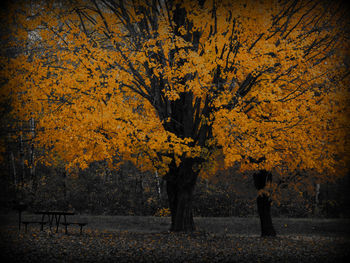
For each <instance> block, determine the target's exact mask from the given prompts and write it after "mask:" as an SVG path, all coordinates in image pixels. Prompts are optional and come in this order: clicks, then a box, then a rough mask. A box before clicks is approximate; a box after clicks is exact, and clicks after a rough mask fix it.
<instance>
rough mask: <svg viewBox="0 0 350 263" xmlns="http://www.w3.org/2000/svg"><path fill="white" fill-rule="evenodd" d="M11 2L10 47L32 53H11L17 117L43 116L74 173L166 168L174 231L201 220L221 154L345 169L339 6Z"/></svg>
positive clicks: (251, 165)
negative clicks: (98, 168)
mask: <svg viewBox="0 0 350 263" xmlns="http://www.w3.org/2000/svg"><path fill="white" fill-rule="evenodd" d="M12 8H13V9H14V10H10V11H9V12H8V15H7V16H8V21H9V22H10V23H12V24H13V22H14V25H15V26H12V27H11V28H12V32H11V37H12V38H13V40H14V41H15V42H14V43H11V42H10V45H11V44H12V45H19V46H22V47H25V50H26V52H25V53H23V54H22V55H19V56H17V57H16V58H14V59H11V60H10V61H2V65H3V71H2V72H3V73H4V74H3V76H4V78H5V79H6V83H5V85H4V87H3V92H2V94H5V95H4V96H10V98H11V101H12V108H13V114H16V115H17V116H19V117H21V118H23V119H28V118H35V119H36V120H37V122H36V123H37V129H38V132H37V137H36V138H37V144H38V146H39V147H46V148H47V149H50V153H51V154H52V155H55V154H58V155H59V156H60V158H62V159H63V160H65V161H66V162H67V164H68V165H67V169H69V167H71V166H73V165H78V166H80V167H81V168H85V167H87V165H88V164H89V163H90V162H92V161H96V160H108V161H109V163H110V165H117V163H116V161H117V160H131V161H133V162H134V163H136V164H141V163H142V169H153V170H154V169H156V170H157V171H158V173H159V174H162V175H163V176H164V178H165V179H166V181H167V191H168V199H169V207H170V210H171V214H172V226H171V229H172V230H174V231H181V230H184V231H189V230H193V229H194V222H193V215H192V196H193V191H194V187H195V184H196V180H197V177H198V175H199V173H200V171H201V170H203V168H204V167H209V166H210V165H211V163H213V162H216V159H215V158H214V157H213V156H217V155H219V154H218V152H221V153H222V154H223V156H224V158H225V165H227V166H231V165H233V164H237V163H240V165H241V169H242V170H260V171H267V172H269V173H270V172H275V173H277V174H279V175H280V177H281V180H282V181H283V178H286V176H285V174H290V172H293V171H296V170H302V169H304V170H307V169H316V170H317V171H318V172H323V171H327V174H332V175H334V176H337V175H338V174H337V173H335V172H334V171H335V168H336V166H337V165H340V161H342V162H346V161H347V156H346V154H344V153H345V152H346V151H345V146H344V145H345V142H346V140H345V137H346V131H347V130H346V121H345V117H344V116H346V115H345V110H347V109H346V108H345V105H346V102H347V99H348V96H347V95H348V93H347V92H348V90H347V88H346V82H347V81H348V79H347V72H348V68H347V66H348V65H347V64H346V63H344V57H345V55H346V54H345V53H346V50H347V49H346V47H347V44H348V42H347V39H346V38H345V37H344V36H346V34H345V33H347V32H345V33H344V30H345V29H346V28H347V25H346V22H347V20H345V19H344V15H345V14H346V12H347V11H346V9H345V7H344V6H342V4H341V2H337V1H333V2H329V1H313V0H310V1H297V0H293V1H259V2H255V1H209V0H208V1H162V0H159V1H156V0H153V1H121V0H120V1H117V0H92V1H69V2H65V1H52V2H46V1H38V2H32V4H31V6H28V5H26V4H23V5H17V6H15V5H13V6H12ZM336 155H337V156H336ZM46 159H47V161H50V155H48V156H47V158H46ZM207 170H210V169H207ZM287 171H288V173H287ZM261 174H266V173H264V172H263V173H261ZM265 177H266V178H268V176H265ZM330 177H331V176H330ZM283 182H287V183H288V184H289V183H290V182H291V181H290V180H289V181H288V180H285V181H283ZM265 184H266V180H265ZM265 184H263V187H260V186H259V187H258V188H259V189H260V188H261V189H260V192H259V193H260V195H264V194H267V192H268V191H267V190H266V189H265ZM269 186H270V188H271V189H273V184H272V183H269ZM269 195H271V191H270V192H269Z"/></svg>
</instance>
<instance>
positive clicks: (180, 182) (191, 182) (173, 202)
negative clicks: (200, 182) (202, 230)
mask: <svg viewBox="0 0 350 263" xmlns="http://www.w3.org/2000/svg"><path fill="white" fill-rule="evenodd" d="M191 160H193V159H185V160H184V161H183V162H182V163H181V164H180V165H179V167H171V168H170V171H169V174H168V176H167V177H166V180H167V194H168V200H169V208H170V211H171V228H170V230H171V231H185V232H190V231H193V230H195V225H194V221H193V213H192V201H193V191H194V187H195V184H196V180H197V174H198V173H196V172H194V171H193V170H192V165H193V162H192V161H191Z"/></svg>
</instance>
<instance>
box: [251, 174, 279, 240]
mask: <svg viewBox="0 0 350 263" xmlns="http://www.w3.org/2000/svg"><path fill="white" fill-rule="evenodd" d="M253 178H254V184H255V188H256V189H257V190H261V189H263V188H264V187H265V186H266V183H267V182H271V181H272V174H271V173H269V172H267V171H265V170H261V171H260V172H259V173H256V174H254V175H253ZM257 205H258V213H259V217H260V225H261V236H262V237H264V236H276V231H275V229H274V227H273V223H272V218H271V200H270V198H269V196H268V195H266V194H262V195H259V196H258V197H257Z"/></svg>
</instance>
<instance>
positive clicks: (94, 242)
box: [0, 214, 350, 262]
mask: <svg viewBox="0 0 350 263" xmlns="http://www.w3.org/2000/svg"><path fill="white" fill-rule="evenodd" d="M23 217H24V218H27V219H29V218H31V217H34V215H29V214H27V215H24V216H23ZM79 220H86V221H88V223H89V224H88V226H87V227H86V229H84V233H83V235H79V229H78V228H73V227H70V229H69V232H70V234H69V235H65V234H64V233H63V231H62V229H61V230H60V231H59V233H51V232H50V231H49V230H48V229H46V230H45V231H43V232H40V231H39V226H38V225H35V226H30V227H29V231H28V233H24V232H23V231H21V232H19V231H18V226H17V217H16V215H15V214H11V215H7V216H0V221H1V226H0V238H1V241H0V249H1V251H2V255H3V257H5V258H7V259H9V260H10V261H11V262H41V261H48V262H342V260H343V259H345V258H346V257H349V256H350V252H349V249H348V248H349V245H350V238H349V236H350V230H349V229H350V222H349V220H347V219H292V218H274V220H273V221H274V224H275V227H276V230H277V232H278V237H277V238H260V237H259V235H260V226H259V220H258V218H195V223H196V225H197V231H196V232H194V233H191V234H185V233H169V232H168V231H167V230H168V228H169V224H170V219H169V218H159V217H139V216H80V218H79Z"/></svg>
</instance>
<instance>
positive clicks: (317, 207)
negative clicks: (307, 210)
mask: <svg viewBox="0 0 350 263" xmlns="http://www.w3.org/2000/svg"><path fill="white" fill-rule="evenodd" d="M319 213H320V184H316V194H315V209H314V215H316V216H317V215H319Z"/></svg>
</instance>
